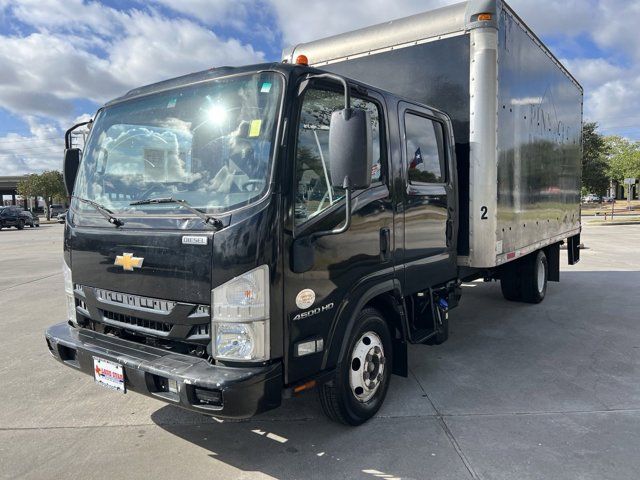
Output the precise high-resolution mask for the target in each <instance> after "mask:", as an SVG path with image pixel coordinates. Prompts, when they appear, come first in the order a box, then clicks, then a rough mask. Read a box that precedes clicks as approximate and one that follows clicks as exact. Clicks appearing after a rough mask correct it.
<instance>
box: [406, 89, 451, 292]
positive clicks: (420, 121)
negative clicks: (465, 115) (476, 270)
mask: <svg viewBox="0 0 640 480" xmlns="http://www.w3.org/2000/svg"><path fill="white" fill-rule="evenodd" d="M398 112H399V121H400V132H401V137H402V150H403V152H402V155H403V171H404V180H405V191H404V212H403V215H404V222H403V224H404V265H405V281H404V294H405V295H411V294H413V293H416V292H418V291H421V290H425V289H426V288H429V287H432V286H436V285H439V284H442V283H445V282H447V281H449V280H452V279H454V278H456V274H457V266H456V255H455V251H456V244H455V239H456V236H457V235H456V233H457V232H456V230H457V223H456V221H455V212H456V198H455V195H454V188H453V187H454V185H455V176H454V175H455V169H454V168H453V161H454V157H453V153H452V151H451V144H452V142H451V139H450V137H449V135H448V132H450V131H451V130H450V127H449V125H448V122H447V119H446V117H443V116H442V115H440V114H438V113H435V112H432V111H430V110H428V109H423V108H421V107H418V106H414V105H411V104H408V103H405V102H401V103H400V106H399V109H398Z"/></svg>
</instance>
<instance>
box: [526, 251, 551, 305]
mask: <svg viewBox="0 0 640 480" xmlns="http://www.w3.org/2000/svg"><path fill="white" fill-rule="evenodd" d="M526 260H527V261H526V262H524V264H523V266H522V267H523V268H522V275H521V277H520V278H521V295H522V301H523V302H527V303H540V302H541V301H542V300H544V296H545V295H546V293H547V279H548V277H549V262H548V261H547V256H546V255H545V253H544V251H542V250H540V251H538V252H537V253H534V254H531V255H529V256H528V257H526Z"/></svg>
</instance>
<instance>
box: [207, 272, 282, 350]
mask: <svg viewBox="0 0 640 480" xmlns="http://www.w3.org/2000/svg"><path fill="white" fill-rule="evenodd" d="M211 306H212V308H211V322H212V323H211V327H212V328H211V331H212V337H211V338H212V340H213V341H212V346H213V357H214V358H216V359H220V360H235V361H264V360H268V359H269V353H270V352H269V267H268V266H267V265H262V266H260V267H258V268H255V269H253V270H251V271H250V272H247V273H245V274H243V275H240V276H239V277H236V278H234V279H232V280H229V281H228V282H227V283H225V284H223V285H220V286H219V287H216V288H214V289H213V290H212V291H211Z"/></svg>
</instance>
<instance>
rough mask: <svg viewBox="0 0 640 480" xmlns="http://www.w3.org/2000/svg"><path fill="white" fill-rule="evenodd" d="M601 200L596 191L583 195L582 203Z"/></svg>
mask: <svg viewBox="0 0 640 480" xmlns="http://www.w3.org/2000/svg"><path fill="white" fill-rule="evenodd" d="M599 201H600V197H599V196H598V195H596V194H594V193H590V194H589V195H585V196H584V197H582V203H597V202H599Z"/></svg>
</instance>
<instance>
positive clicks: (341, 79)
mask: <svg viewBox="0 0 640 480" xmlns="http://www.w3.org/2000/svg"><path fill="white" fill-rule="evenodd" d="M309 78H313V79H314V80H315V79H317V78H329V79H331V80H335V81H337V82H340V83H341V84H342V86H343V87H344V108H346V109H349V108H351V92H350V90H349V85H348V84H347V81H346V80H345V79H344V77H341V76H340V75H334V74H333V73H321V74H318V75H312V76H310V77H309Z"/></svg>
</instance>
